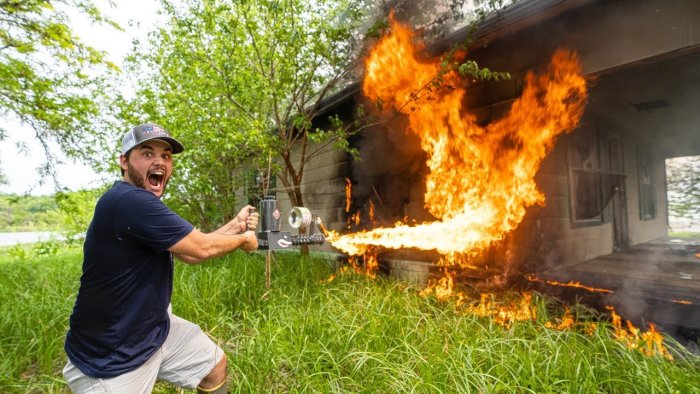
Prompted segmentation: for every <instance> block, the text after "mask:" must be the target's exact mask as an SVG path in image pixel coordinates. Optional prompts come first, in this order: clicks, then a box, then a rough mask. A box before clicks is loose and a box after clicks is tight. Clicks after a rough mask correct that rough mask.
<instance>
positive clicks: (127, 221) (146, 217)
mask: <svg viewBox="0 0 700 394" xmlns="http://www.w3.org/2000/svg"><path fill="white" fill-rule="evenodd" d="M114 219H115V220H114V232H115V235H116V236H117V237H118V238H128V239H130V240H132V241H135V242H138V243H139V244H142V245H144V246H147V247H149V248H150V249H152V250H153V251H155V252H158V253H160V252H164V251H166V250H167V249H168V248H170V247H171V246H173V245H175V244H176V243H177V242H178V241H180V240H181V239H182V238H184V237H185V236H187V234H189V233H190V232H191V231H192V230H193V229H194V226H192V224H190V223H189V222H188V221H186V220H185V219H183V218H182V217H180V216H179V215H178V214H176V213H175V212H173V211H172V210H170V208H168V207H167V206H166V205H165V204H164V203H163V202H162V201H161V200H160V199H159V198H158V197H156V196H155V195H153V194H152V193H150V192H148V191H146V190H133V191H130V192H127V193H125V194H124V195H123V196H122V198H121V199H120V201H119V203H118V204H117V209H116V211H115V218H114Z"/></svg>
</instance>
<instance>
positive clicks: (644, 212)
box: [637, 146, 656, 220]
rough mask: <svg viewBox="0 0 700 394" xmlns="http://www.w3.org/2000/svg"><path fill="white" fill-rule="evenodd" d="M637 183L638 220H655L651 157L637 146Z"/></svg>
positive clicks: (646, 150) (645, 150) (646, 151)
mask: <svg viewBox="0 0 700 394" xmlns="http://www.w3.org/2000/svg"><path fill="white" fill-rule="evenodd" d="M637 174H638V176H637V182H638V184H639V219H640V220H654V219H655V218H656V193H655V190H654V174H653V166H652V160H651V155H650V154H649V150H648V149H646V148H645V147H644V148H643V147H640V146H637Z"/></svg>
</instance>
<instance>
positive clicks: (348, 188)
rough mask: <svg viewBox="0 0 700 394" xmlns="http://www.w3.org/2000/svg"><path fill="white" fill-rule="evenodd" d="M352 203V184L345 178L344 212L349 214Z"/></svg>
mask: <svg viewBox="0 0 700 394" xmlns="http://www.w3.org/2000/svg"><path fill="white" fill-rule="evenodd" d="M351 203H352V182H351V181H350V178H345V212H346V213H347V212H350V204H351Z"/></svg>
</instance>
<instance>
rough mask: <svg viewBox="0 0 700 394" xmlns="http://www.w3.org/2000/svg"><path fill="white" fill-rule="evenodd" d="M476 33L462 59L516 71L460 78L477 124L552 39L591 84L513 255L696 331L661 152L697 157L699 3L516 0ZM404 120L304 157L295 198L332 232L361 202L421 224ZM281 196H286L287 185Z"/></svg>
mask: <svg viewBox="0 0 700 394" xmlns="http://www.w3.org/2000/svg"><path fill="white" fill-rule="evenodd" d="M466 34H467V32H466V30H465V29H463V30H458V31H454V32H452V33H451V34H449V35H448V36H446V37H445V38H444V39H443V40H442V41H440V42H438V43H435V44H433V45H432V46H431V47H430V49H431V50H432V51H434V52H435V53H439V52H440V50H441V49H440V48H442V49H443V50H444V49H446V48H448V47H449V46H450V44H451V43H453V42H457V41H459V40H463V39H464V36H465V35H466ZM475 38H476V39H475V41H474V42H475V43H476V44H475V45H474V46H473V49H472V50H471V53H470V54H469V56H470V58H472V59H474V60H476V61H477V62H478V64H479V65H480V66H482V67H488V68H489V69H491V70H502V71H507V72H509V73H511V75H512V78H511V79H510V80H505V81H497V82H474V83H471V84H470V85H469V86H467V91H468V93H467V98H466V100H465V101H464V103H463V108H462V110H463V111H469V112H471V113H473V114H474V115H475V116H476V118H477V119H478V121H479V122H480V123H482V124H487V123H489V122H491V121H493V120H496V119H498V117H499V116H501V115H502V114H503V113H504V112H506V111H508V108H509V107H510V104H511V103H512V102H513V100H514V99H516V98H517V97H518V96H519V94H520V93H521V90H522V84H523V77H524V75H525V73H526V72H527V71H529V70H539V69H541V68H543V67H544V66H546V64H547V63H548V62H549V59H550V58H551V56H552V53H553V52H554V51H555V50H556V49H558V48H566V49H570V50H573V51H575V52H576V53H577V54H578V56H579V57H580V60H581V64H582V67H583V72H584V74H585V76H586V78H587V80H588V81H589V85H588V89H589V90H588V98H587V104H586V107H585V111H584V113H583V116H582V117H581V120H580V123H579V126H578V128H576V129H575V130H573V131H571V132H569V133H567V134H564V135H561V136H559V137H558V138H557V140H556V143H555V145H554V147H553V149H552V150H551V151H550V153H549V154H548V156H547V157H546V158H545V159H544V160H543V161H542V163H541V166H540V168H539V171H538V172H537V175H536V177H535V180H536V183H537V185H538V187H539V189H540V190H541V191H542V193H543V194H544V197H545V201H546V202H545V204H544V206H537V205H536V206H532V207H530V208H529V209H528V212H527V214H526V216H525V218H524V220H523V221H522V223H520V226H519V227H518V228H517V229H516V230H515V231H513V232H512V233H510V234H508V235H507V238H508V239H507V240H506V242H511V243H516V244H518V245H519V250H521V252H520V259H521V260H522V261H521V262H520V263H522V264H523V266H524V267H526V268H527V269H530V270H536V271H537V272H539V273H540V274H541V275H542V276H543V277H546V278H551V279H556V280H562V281H564V280H576V281H581V282H594V283H593V284H594V285H596V286H599V287H609V288H611V289H614V290H615V291H616V292H617V293H616V296H619V297H621V298H620V299H619V300H622V299H623V298H624V300H625V302H626V303H624V305H618V307H619V308H620V309H621V310H622V311H623V313H624V312H627V313H628V314H629V315H637V316H640V318H643V319H652V320H654V321H659V322H660V323H663V322H667V323H669V324H676V323H677V324H686V325H689V326H691V327H695V328H700V316H698V312H697V308H696V307H692V306H690V305H689V304H688V303H690V304H700V291H699V290H700V269H698V268H697V267H700V259H699V258H697V257H695V255H694V253H696V252H698V251H700V250H692V251H691V252H692V253H690V254H689V253H684V252H683V251H687V250H686V249H687V248H686V249H683V248H681V249H682V250H680V249H678V248H676V246H678V245H674V244H673V243H672V242H669V240H668V239H665V240H664V237H665V236H666V235H667V227H668V215H667V204H666V201H667V196H666V181H665V167H664V166H665V165H664V160H665V159H667V158H672V157H680V156H691V155H700V2H698V1H696V0H618V1H605V0H521V1H517V2H515V3H514V4H512V5H510V6H508V7H506V8H505V9H503V10H502V11H501V12H499V13H498V14H496V15H493V16H491V17H488V18H487V19H486V20H485V21H483V22H482V23H481V24H480V26H479V28H478V30H477V32H476V34H475ZM365 102H366V99H365V98H363V97H362V93H361V92H360V89H359V87H358V85H353V86H351V87H350V88H348V89H345V90H343V91H342V92H339V93H338V94H336V95H335V96H333V97H331V98H330V99H329V100H328V101H327V111H328V113H336V114H341V115H342V116H345V117H348V116H350V114H352V113H353V110H354V108H355V107H356V106H357V105H360V104H362V103H365ZM400 126H401V122H400V121H398V122H394V123H393V124H391V125H390V126H383V127H377V128H375V129H371V130H368V131H365V132H364V133H363V135H361V136H360V137H359V138H357V139H356V140H355V141H354V142H355V144H356V147H357V148H358V149H359V152H360V153H359V155H360V158H361V160H354V159H353V158H351V157H349V156H348V155H347V154H346V153H344V152H340V151H336V150H331V149H329V150H328V151H327V152H326V153H325V154H324V155H323V156H322V157H320V158H319V159H317V160H315V161H314V162H311V163H309V167H308V168H307V170H306V174H305V177H306V178H305V183H304V185H303V194H304V196H305V199H306V203H307V207H308V208H310V209H311V210H312V211H314V212H315V213H317V214H319V216H320V217H321V218H322V219H323V220H324V223H325V224H326V226H327V227H329V228H332V229H334V230H338V231H341V232H342V231H348V230H347V228H348V224H347V223H348V217H349V215H350V214H352V213H353V212H354V211H360V212H366V210H367V204H369V202H370V201H372V202H373V205H374V208H375V209H376V215H375V216H376V220H378V221H379V222H380V224H379V225H382V224H384V225H389V224H390V223H393V222H394V221H396V220H400V219H402V218H404V217H410V218H414V219H416V220H419V221H421V220H426V219H427V217H426V213H425V210H424V207H423V205H424V201H423V194H424V192H425V186H424V184H423V183H424V179H423V178H424V177H423V175H424V173H425V157H424V156H422V153H421V152H420V149H416V144H417V143H416V141H414V140H412V138H411V137H410V136H407V135H406V134H405V131H404V130H402V128H401V127H400ZM346 179H347V180H349V182H350V184H351V186H352V188H351V190H352V195H351V203H352V211H351V212H347V210H346V194H345V193H346ZM277 197H278V198H279V199H280V204H281V205H282V206H288V205H289V204H288V202H285V198H286V194H285V193H282V192H278V193H277ZM285 204H286V205H285ZM660 239H662V240H663V241H658V240H660ZM681 246H682V245H681ZM691 246H692V245H691ZM696 246H697V245H696ZM324 248H325V249H326V250H331V248H330V246H328V245H326V246H325V247H324ZM696 249H700V246H697V248H696ZM679 250H680V251H679ZM676 252H677V253H676ZM492 258H495V259H498V254H497V253H496V254H495V257H493V256H492ZM621 294H625V296H624V297H623V296H622V295H621ZM630 299H637V300H643V302H642V301H639V302H638V303H637V305H634V303H630V302H628V301H629V300H630ZM674 300H675V301H678V300H684V301H687V302H685V303H678V302H675V303H674ZM608 302H612V303H614V302H615V298H613V299H611V300H608ZM620 303H623V302H622V301H620ZM625 308H627V309H626V310H625ZM679 308H680V309H679ZM683 308H686V309H683ZM691 315H695V317H692V316H691ZM679 316H681V317H679ZM678 319H682V321H678Z"/></svg>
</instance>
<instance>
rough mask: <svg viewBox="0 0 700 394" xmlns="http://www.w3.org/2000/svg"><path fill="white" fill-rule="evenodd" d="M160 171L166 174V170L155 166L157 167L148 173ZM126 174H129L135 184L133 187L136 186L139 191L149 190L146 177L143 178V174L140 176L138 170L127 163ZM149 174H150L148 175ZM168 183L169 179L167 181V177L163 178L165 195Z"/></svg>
mask: <svg viewBox="0 0 700 394" xmlns="http://www.w3.org/2000/svg"><path fill="white" fill-rule="evenodd" d="M158 169H161V170H162V171H163V172H164V173H166V170H165V168H164V167H159V166H155V167H152V168H150V169H149V170H148V172H151V171H155V170H158ZM126 172H127V173H128V174H129V179H130V180H131V182H133V185H134V186H136V187H138V188H139V189H144V190H148V189H147V188H146V181H145V179H144V177H143V176H141V174H139V173H138V172H137V171H136V169H135V168H134V167H132V166H131V163H128V162H127V169H126ZM147 174H148V173H147ZM147 176H148V175H147ZM168 181H169V179H167V178H166V177H164V178H163V194H165V189H166V188H167V186H168ZM161 196H162V195H161Z"/></svg>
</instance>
